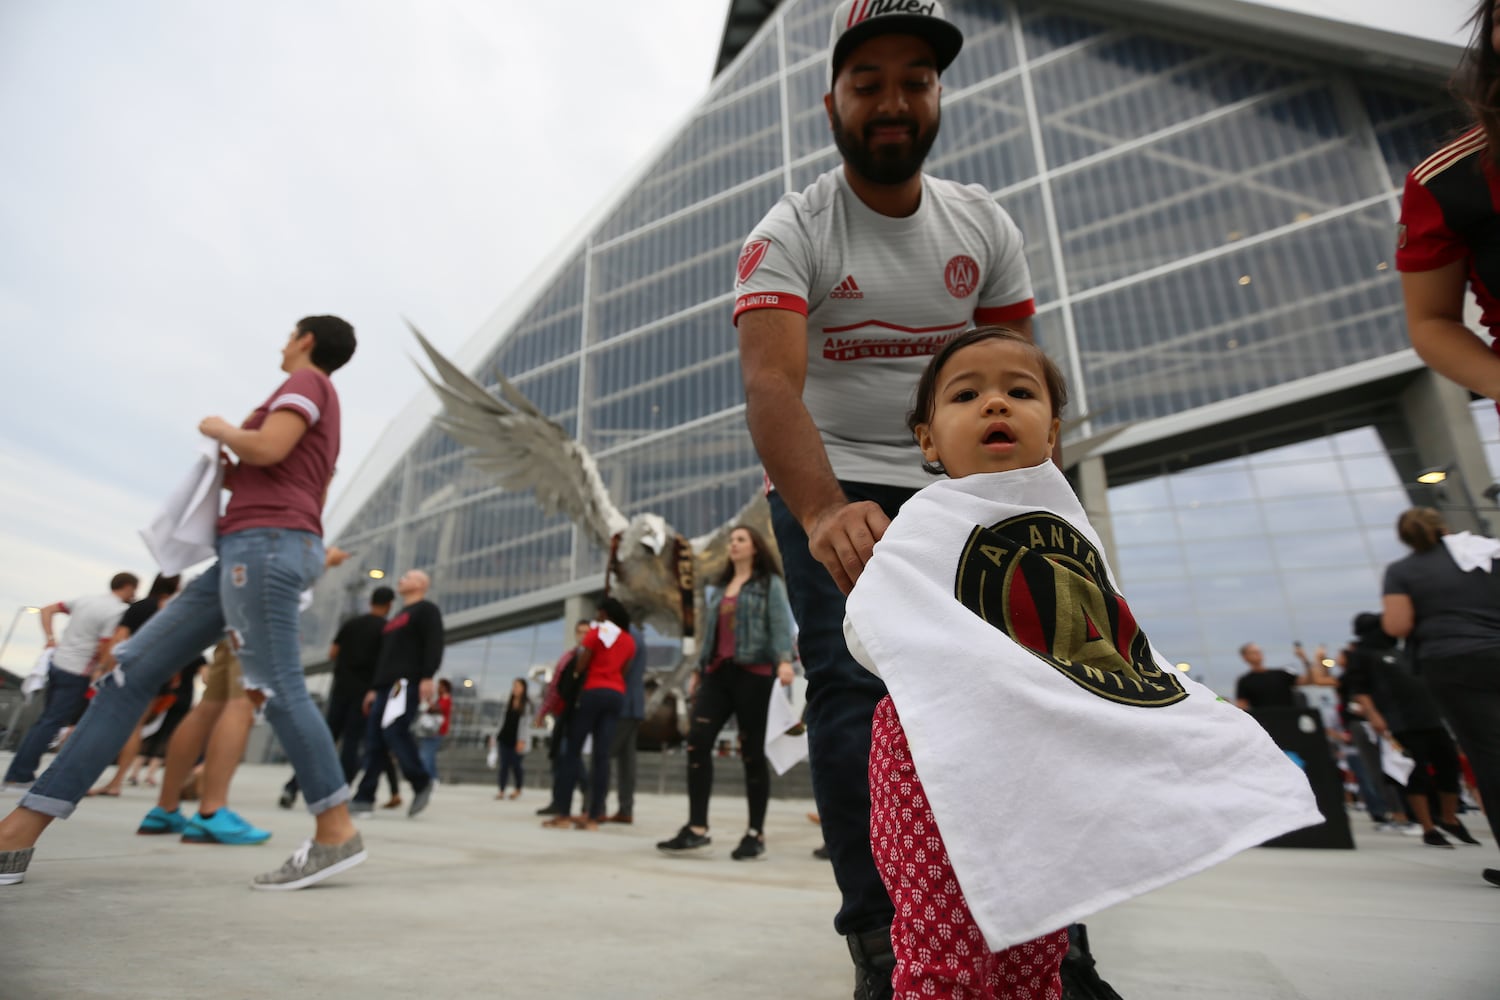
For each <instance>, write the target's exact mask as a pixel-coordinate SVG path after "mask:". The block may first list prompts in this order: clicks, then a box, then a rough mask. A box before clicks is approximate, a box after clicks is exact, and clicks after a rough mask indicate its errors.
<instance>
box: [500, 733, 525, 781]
mask: <svg viewBox="0 0 1500 1000" xmlns="http://www.w3.org/2000/svg"><path fill="white" fill-rule="evenodd" d="M523 759H524V758H523V757H522V756H521V753H520V751H518V750H517V749H516V741H515V740H507V739H505V738H503V737H502V738H501V740H500V790H501V791H502V792H503V791H505V779H506V778H508V777H510V775H511V774H515V776H516V791H518V792H519V791H520V790H521V789H522V788H524V787H526V775H525V773H524V772H523V770H522V768H521V762H522V760H523Z"/></svg>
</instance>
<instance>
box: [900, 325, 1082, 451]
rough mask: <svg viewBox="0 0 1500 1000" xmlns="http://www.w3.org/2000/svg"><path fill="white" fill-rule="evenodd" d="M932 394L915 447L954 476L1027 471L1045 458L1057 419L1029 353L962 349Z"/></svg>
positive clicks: (983, 346)
mask: <svg viewBox="0 0 1500 1000" xmlns="http://www.w3.org/2000/svg"><path fill="white" fill-rule="evenodd" d="M933 389H934V391H933V404H932V416H931V418H930V419H929V420H928V422H927V423H925V424H918V425H917V428H916V430H917V443H918V444H919V445H920V446H921V448H922V457H923V458H925V459H926V460H927V461H929V462H941V463H942V465H943V468H944V469H945V470H947V473H948V475H949V476H951V477H953V478H954V479H958V478H961V477H963V476H972V475H976V474H978V473H983V472H1008V471H1010V470H1012V469H1029V468H1031V467H1032V466H1034V465H1040V464H1041V463H1043V462H1045V461H1047V460H1048V459H1049V458H1051V457H1052V449H1053V446H1054V445H1055V444H1056V443H1057V433H1058V428H1059V427H1060V425H1061V421H1059V420H1058V419H1057V418H1056V417H1054V416H1053V415H1052V400H1051V398H1050V397H1049V396H1048V395H1047V382H1046V377H1045V375H1044V374H1043V372H1042V366H1041V364H1040V363H1039V362H1038V360H1037V357H1036V351H1035V350H1034V349H1032V348H1030V347H1028V346H1027V345H1025V344H1018V343H1016V342H1015V341H1011V340H981V341H980V342H979V343H977V344H970V345H969V346H968V347H965V348H963V349H962V350H959V351H957V352H955V353H954V355H953V356H952V357H950V358H949V359H948V361H947V362H946V363H945V364H944V365H943V368H942V370H941V371H939V372H938V375H937V379H936V380H935V382H934V385H933Z"/></svg>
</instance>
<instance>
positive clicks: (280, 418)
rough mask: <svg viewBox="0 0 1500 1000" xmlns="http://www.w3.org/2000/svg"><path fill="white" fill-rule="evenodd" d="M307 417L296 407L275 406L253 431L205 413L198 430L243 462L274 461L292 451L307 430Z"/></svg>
mask: <svg viewBox="0 0 1500 1000" xmlns="http://www.w3.org/2000/svg"><path fill="white" fill-rule="evenodd" d="M307 426H308V425H307V418H306V417H304V416H303V415H302V413H301V412H300V411H298V410H293V409H283V410H274V411H272V412H271V413H270V414H269V415H268V416H267V417H266V422H265V423H263V424H261V425H260V427H259V428H257V429H256V430H253V431H249V430H245V429H244V428H243V427H236V426H234V425H233V424H231V423H230V422H229V421H227V420H225V419H224V418H223V417H205V418H204V419H203V421H202V422H201V423H200V424H198V431H199V433H202V434H204V435H206V436H208V437H211V438H213V439H214V440H215V441H218V442H219V443H220V444H222V445H224V446H225V447H227V448H228V449H229V450H230V451H232V452H234V453H235V455H237V456H238V457H239V460H240V461H241V462H244V463H245V464H246V465H275V464H276V463H277V462H280V461H281V460H282V459H284V458H286V457H287V456H288V455H290V454H291V453H292V449H293V448H295V447H297V442H298V441H301V440H302V436H303V435H304V434H306V433H307Z"/></svg>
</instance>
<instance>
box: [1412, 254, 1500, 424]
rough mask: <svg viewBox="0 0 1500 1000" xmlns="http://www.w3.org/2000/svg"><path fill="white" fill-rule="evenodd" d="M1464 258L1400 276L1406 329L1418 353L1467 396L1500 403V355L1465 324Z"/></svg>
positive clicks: (1465, 265)
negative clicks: (1473, 395)
mask: <svg viewBox="0 0 1500 1000" xmlns="http://www.w3.org/2000/svg"><path fill="white" fill-rule="evenodd" d="M1467 281H1468V262H1467V259H1464V260H1456V261H1454V262H1453V263H1451V264H1446V265H1444V266H1443V267H1440V268H1437V269H1436V270H1432V271H1408V272H1405V273H1403V274H1402V275H1401V293H1402V295H1403V296H1404V298H1405V300H1406V329H1407V334H1408V335H1409V336H1410V337H1411V346H1412V347H1414V348H1416V351H1417V355H1418V357H1420V358H1421V359H1422V360H1423V361H1425V362H1426V363H1427V365H1428V366H1429V367H1430V368H1431V369H1432V370H1433V371H1435V372H1437V373H1438V374H1439V375H1442V376H1444V377H1445V378H1448V379H1450V380H1452V381H1454V382H1457V383H1458V384H1459V385H1461V386H1463V387H1464V388H1465V389H1468V390H1469V391H1470V392H1477V393H1478V394H1479V395H1481V396H1485V397H1488V398H1489V399H1500V356H1496V354H1495V352H1493V351H1491V350H1490V348H1489V345H1487V344H1486V343H1485V342H1484V341H1483V340H1481V339H1480V338H1479V337H1478V336H1477V335H1475V333H1474V332H1473V331H1472V330H1470V329H1469V328H1468V327H1467V326H1465V325H1464V286H1465V284H1466V283H1467Z"/></svg>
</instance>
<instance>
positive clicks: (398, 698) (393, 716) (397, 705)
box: [380, 679, 411, 729]
mask: <svg viewBox="0 0 1500 1000" xmlns="http://www.w3.org/2000/svg"><path fill="white" fill-rule="evenodd" d="M410 690H411V685H410V684H408V683H407V682H406V680H405V679H402V680H399V681H397V682H396V683H394V684H392V685H391V693H390V696H389V697H387V698H386V700H385V711H384V712H381V713H380V728H381V729H389V728H390V727H391V726H392V725H393V724H395V722H396V720H397V719H399V718H401V716H403V715H405V714H406V698H407V693H408V692H409V691H410Z"/></svg>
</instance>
